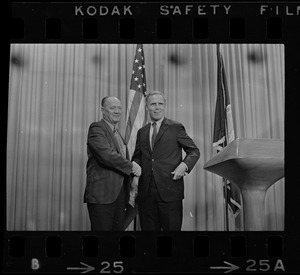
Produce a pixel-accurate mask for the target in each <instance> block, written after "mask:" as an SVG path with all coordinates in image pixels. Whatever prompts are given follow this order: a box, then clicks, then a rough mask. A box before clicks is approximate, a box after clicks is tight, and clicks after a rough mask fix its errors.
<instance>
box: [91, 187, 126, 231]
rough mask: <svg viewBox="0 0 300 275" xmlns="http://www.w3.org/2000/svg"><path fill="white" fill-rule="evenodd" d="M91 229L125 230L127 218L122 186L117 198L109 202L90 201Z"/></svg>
mask: <svg viewBox="0 0 300 275" xmlns="http://www.w3.org/2000/svg"><path fill="white" fill-rule="evenodd" d="M87 207H88V212H89V217H90V221H91V231H123V230H125V228H124V220H125V192H124V187H122V189H121V191H120V194H119V196H118V197H117V199H116V200H115V201H114V202H112V203H109V204H94V203H88V204H87Z"/></svg>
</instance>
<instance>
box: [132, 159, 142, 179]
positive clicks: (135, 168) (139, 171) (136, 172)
mask: <svg viewBox="0 0 300 275" xmlns="http://www.w3.org/2000/svg"><path fill="white" fill-rule="evenodd" d="M131 172H132V173H133V174H134V175H135V176H137V177H139V176H140V175H141V174H142V168H141V166H139V165H138V164H137V163H136V162H135V161H133V162H132V170H131Z"/></svg>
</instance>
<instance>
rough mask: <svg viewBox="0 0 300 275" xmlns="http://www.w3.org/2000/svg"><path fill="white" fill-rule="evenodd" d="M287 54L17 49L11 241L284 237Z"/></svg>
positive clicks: (173, 48) (223, 47)
mask: <svg viewBox="0 0 300 275" xmlns="http://www.w3.org/2000/svg"><path fill="white" fill-rule="evenodd" d="M284 57H285V46H284V44H275V43H274V44H213V43H211V44H92V43H88V44H84V43H82V44H77V43H75V44H64V43H59V44H56V43H49V44H47V43H45V44H40V43H38V44H35V43H28V44H27V43H13V44H11V45H10V65H9V91H8V116H7V145H6V230H8V231H199V232H201V231H284V230H285V226H284V225H285V215H288V213H285V181H284V134H285V131H284V128H285V125H284V121H285V115H284V114H285V104H284V102H285V58H284Z"/></svg>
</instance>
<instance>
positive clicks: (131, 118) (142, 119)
mask: <svg viewBox="0 0 300 275" xmlns="http://www.w3.org/2000/svg"><path fill="white" fill-rule="evenodd" d="M146 89H147V86H146V74H145V59H144V50H143V45H142V44H137V46H136V51H135V56H134V61H133V68H132V75H131V83H130V91H129V97H128V108H127V119H126V130H125V143H126V145H127V147H128V151H129V156H130V159H131V157H132V154H133V152H134V149H135V144H136V136H137V132H138V130H139V129H140V128H141V127H143V126H144V125H145V124H146V122H147V112H146V108H145V105H146V104H145V96H146ZM137 188H138V177H133V179H132V182H131V187H130V199H129V205H128V206H127V209H126V215H125V228H127V227H128V226H129V224H130V223H131V222H132V220H133V219H134V218H135V216H136V214H137V209H136V207H135V198H136V196H137Z"/></svg>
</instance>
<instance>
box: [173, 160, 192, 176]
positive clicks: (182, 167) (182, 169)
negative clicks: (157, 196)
mask: <svg viewBox="0 0 300 275" xmlns="http://www.w3.org/2000/svg"><path fill="white" fill-rule="evenodd" d="M187 170H188V167H187V165H186V164H185V163H184V162H181V163H180V164H179V165H178V166H177V167H176V169H175V170H174V171H173V172H171V174H173V175H174V177H173V180H179V179H180V178H182V177H183V176H185V175H186V171H187Z"/></svg>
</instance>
